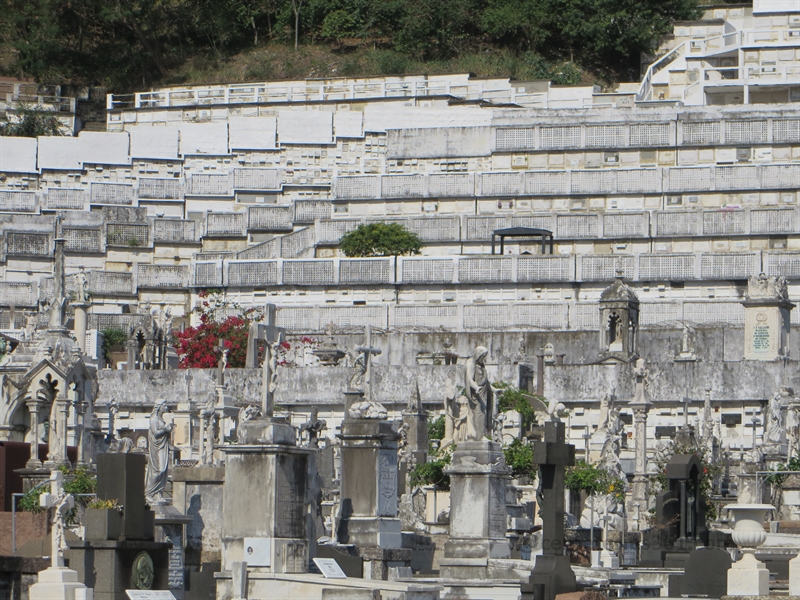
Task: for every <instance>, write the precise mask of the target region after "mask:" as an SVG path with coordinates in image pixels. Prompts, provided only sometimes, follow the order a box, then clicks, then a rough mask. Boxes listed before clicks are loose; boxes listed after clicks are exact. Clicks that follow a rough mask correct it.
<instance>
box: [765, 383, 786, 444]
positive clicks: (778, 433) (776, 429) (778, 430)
mask: <svg viewBox="0 0 800 600" xmlns="http://www.w3.org/2000/svg"><path fill="white" fill-rule="evenodd" d="M791 396H792V390H791V389H789V388H786V387H783V388H781V389H780V391H779V392H777V393H776V394H774V395H773V396H772V398H770V400H769V408H768V410H767V426H766V430H765V431H764V444H765V445H773V444H777V445H780V444H784V443H785V442H786V428H785V426H784V423H783V404H784V402H783V401H784V399H786V401H787V402H788V400H789V398H790V397H791Z"/></svg>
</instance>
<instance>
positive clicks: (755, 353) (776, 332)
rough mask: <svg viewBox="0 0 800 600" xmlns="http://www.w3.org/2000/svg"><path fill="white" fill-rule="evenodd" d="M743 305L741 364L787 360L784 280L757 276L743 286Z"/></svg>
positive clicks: (789, 305) (788, 308) (788, 304)
mask: <svg viewBox="0 0 800 600" xmlns="http://www.w3.org/2000/svg"><path fill="white" fill-rule="evenodd" d="M742 304H743V305H744V358H745V360H777V359H779V358H782V357H786V356H788V353H789V346H788V344H789V329H790V327H791V319H790V313H791V311H792V309H793V308H794V306H795V305H794V304H792V303H791V302H789V296H788V292H787V288H786V279H785V278H784V277H774V276H773V277H768V276H767V275H765V274H764V273H761V274H760V275H759V276H758V277H751V278H750V279H749V280H748V282H747V296H746V298H745V300H744V301H743V302H742Z"/></svg>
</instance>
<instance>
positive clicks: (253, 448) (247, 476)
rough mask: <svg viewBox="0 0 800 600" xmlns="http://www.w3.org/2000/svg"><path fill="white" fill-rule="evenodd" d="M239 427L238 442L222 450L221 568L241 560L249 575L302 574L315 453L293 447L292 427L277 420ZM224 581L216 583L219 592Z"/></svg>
mask: <svg viewBox="0 0 800 600" xmlns="http://www.w3.org/2000/svg"><path fill="white" fill-rule="evenodd" d="M239 428H240V432H241V436H240V437H241V439H240V440H239V443H237V444H231V445H228V446H225V448H224V451H225V454H226V468H225V483H224V484H223V514H222V570H223V571H231V572H232V571H233V569H234V563H235V562H245V563H247V568H248V575H249V576H252V575H253V574H254V573H258V572H262V573H307V572H308V560H309V559H308V555H309V552H308V539H307V537H306V488H307V482H306V477H307V472H308V470H307V466H308V457H309V455H310V454H311V453H313V452H314V450H312V449H308V448H299V447H297V446H296V445H295V436H296V433H295V428H294V427H292V426H291V425H289V423H287V422H286V421H283V420H281V419H277V418H258V419H253V420H251V421H247V422H245V423H242V424H240V426H239ZM229 582H230V580H227V579H220V580H219V581H218V592H219V594H222V595H224V594H225V593H227V592H228V591H229V590H228V589H227V587H226V586H227V585H228V584H229ZM222 588H224V589H222Z"/></svg>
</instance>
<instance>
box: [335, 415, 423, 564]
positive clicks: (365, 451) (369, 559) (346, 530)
mask: <svg viewBox="0 0 800 600" xmlns="http://www.w3.org/2000/svg"><path fill="white" fill-rule="evenodd" d="M339 437H340V438H341V440H342V476H341V509H340V514H339V522H338V524H337V531H336V539H337V541H338V542H339V544H354V545H355V547H356V551H357V553H358V555H359V556H360V557H361V558H363V559H364V577H365V578H367V579H386V578H387V577H388V574H389V568H390V567H402V566H409V565H410V563H411V551H410V550H409V549H407V548H403V547H402V546H403V536H402V533H401V524H400V519H399V517H398V507H397V494H398V486H397V442H398V441H399V439H400V435H399V434H398V433H397V430H396V428H395V425H394V424H393V423H391V422H389V421H386V420H383V419H355V418H352V417H348V418H347V419H346V420H345V421H344V422H343V423H342V428H341V433H340V434H339Z"/></svg>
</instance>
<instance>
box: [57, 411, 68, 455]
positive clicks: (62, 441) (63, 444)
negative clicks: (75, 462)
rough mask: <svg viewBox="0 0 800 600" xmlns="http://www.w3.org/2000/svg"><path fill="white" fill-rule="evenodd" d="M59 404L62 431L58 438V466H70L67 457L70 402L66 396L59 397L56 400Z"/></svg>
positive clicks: (59, 420) (59, 424)
mask: <svg viewBox="0 0 800 600" xmlns="http://www.w3.org/2000/svg"><path fill="white" fill-rule="evenodd" d="M56 402H58V415H59V419H58V427H59V429H60V431H59V436H58V443H59V446H60V448H59V449H58V454H59V457H58V459H57V461H56V463H57V464H58V465H69V458H68V457H67V446H68V445H69V439H68V437H67V423H68V422H69V401H68V400H67V399H66V398H65V397H64V396H59V397H58V398H57V399H56Z"/></svg>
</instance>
